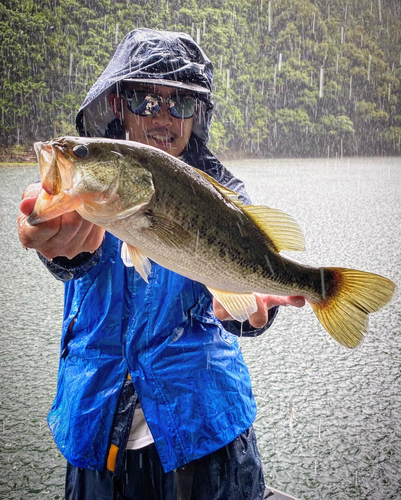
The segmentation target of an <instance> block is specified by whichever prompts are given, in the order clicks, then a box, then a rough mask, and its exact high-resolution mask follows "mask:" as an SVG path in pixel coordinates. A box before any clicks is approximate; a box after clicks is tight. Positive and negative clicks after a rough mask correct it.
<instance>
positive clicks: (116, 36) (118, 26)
mask: <svg viewBox="0 0 401 500" xmlns="http://www.w3.org/2000/svg"><path fill="white" fill-rule="evenodd" d="M119 29H120V23H116V32H115V38H114V43H115V44H116V45H117V43H118V30H119Z"/></svg>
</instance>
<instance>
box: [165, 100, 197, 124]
mask: <svg viewBox="0 0 401 500" xmlns="http://www.w3.org/2000/svg"><path fill="white" fill-rule="evenodd" d="M168 105H169V110H170V113H171V115H172V116H174V117H175V118H191V116H193V115H194V112H195V106H196V100H195V99H194V98H193V97H192V96H190V95H184V96H180V95H179V96H177V97H171V98H170V99H169V101H168Z"/></svg>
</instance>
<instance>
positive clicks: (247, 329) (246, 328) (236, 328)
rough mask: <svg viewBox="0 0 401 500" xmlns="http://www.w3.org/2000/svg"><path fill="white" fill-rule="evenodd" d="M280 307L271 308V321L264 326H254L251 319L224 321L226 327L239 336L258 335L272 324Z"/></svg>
mask: <svg viewBox="0 0 401 500" xmlns="http://www.w3.org/2000/svg"><path fill="white" fill-rule="evenodd" d="M278 310H279V307H278V306H275V307H272V308H271V309H269V321H268V322H267V323H266V324H265V326H262V328H254V327H253V326H251V325H250V324H249V321H248V320H247V321H244V323H242V327H241V323H240V322H239V321H234V320H231V321H222V323H223V326H224V328H225V329H226V330H227V331H229V332H230V333H232V334H234V335H236V336H237V337H258V336H259V335H261V334H262V333H264V332H265V331H266V330H267V329H268V328H270V326H271V325H272V323H273V321H274V319H275V318H276V316H277V314H278Z"/></svg>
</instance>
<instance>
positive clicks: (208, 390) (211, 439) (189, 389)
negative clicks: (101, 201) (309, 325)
mask: <svg viewBox="0 0 401 500" xmlns="http://www.w3.org/2000/svg"><path fill="white" fill-rule="evenodd" d="M144 74H149V75H156V77H157V78H164V79H172V78H177V79H178V80H179V81H191V82H194V83H196V84H198V85H201V86H204V87H205V88H211V85H212V71H211V64H210V61H209V60H208V59H207V58H206V56H205V55H204V54H203V52H202V51H201V50H200V49H199V48H198V47H197V46H196V44H195V43H194V42H193V40H192V39H191V38H190V37H189V36H188V35H185V34H172V33H170V32H159V31H152V30H147V29H140V30H135V31H133V32H132V33H130V34H128V35H127V36H126V37H125V39H124V40H123V41H122V42H121V45H120V47H119V48H118V49H117V51H116V54H115V56H114V58H113V59H112V60H111V62H110V65H109V67H108V68H106V70H105V72H104V73H103V74H102V75H101V76H100V78H99V80H98V82H97V83H96V84H95V85H94V87H93V88H92V89H91V91H90V92H89V94H88V97H87V99H86V100H85V101H84V103H83V106H82V108H81V110H80V111H79V113H78V116H77V127H78V130H79V131H80V133H81V134H86V135H109V136H110V130H112V129H113V130H118V126H116V124H115V120H114V117H113V116H112V114H110V110H106V111H107V113H109V114H108V116H109V121H108V120H106V119H105V116H106V111H105V109H106V108H104V109H103V108H102V107H104V106H106V102H107V94H108V93H109V92H111V91H112V90H113V89H115V86H116V84H117V83H118V81H119V80H121V79H123V78H128V77H130V78H132V77H134V76H135V75H139V76H140V77H141V78H143V75H144ZM212 107H213V104H212V102H211V100H210V97H206V100H205V104H204V109H203V117H202V127H203V129H202V130H201V129H200V128H199V127H198V129H197V130H194V133H193V135H192V137H191V139H190V143H189V145H188V147H187V150H186V151H185V154H184V159H185V160H186V161H187V162H188V163H189V164H191V165H193V166H196V167H197V168H200V169H202V170H204V171H206V172H207V173H208V174H209V175H212V176H213V177H215V178H216V179H217V180H218V181H219V182H221V183H222V184H224V185H226V186H228V187H229V188H230V189H232V190H234V191H237V192H239V193H240V195H241V197H242V198H243V199H247V194H246V192H245V190H244V187H243V184H242V183H241V182H240V181H239V180H238V179H236V178H235V177H234V176H233V175H232V174H231V173H230V172H229V171H228V170H227V169H225V168H224V167H223V165H221V163H220V162H219V161H218V160H217V159H216V158H215V157H214V156H213V155H212V154H211V153H210V151H209V150H208V149H207V146H206V138H207V136H208V130H209V124H210V118H211V110H212ZM88 110H89V111H88ZM96 110H97V111H96ZM87 111H88V113H86V112H87ZM99 113H100V114H99ZM106 122H107V123H106ZM111 123H114V125H112V126H111V125H110V124H111ZM199 123H200V122H199ZM199 123H198V125H199ZM121 245H122V243H121V241H120V240H118V239H117V238H116V237H114V236H112V235H111V234H109V233H106V236H105V239H104V242H103V244H102V245H101V247H100V248H99V249H98V251H96V252H95V253H94V254H81V255H79V256H77V257H76V258H75V259H73V260H72V261H68V260H67V259H63V258H58V259H54V260H53V261H51V262H49V261H46V260H45V259H43V260H45V264H46V265H47V267H48V268H49V270H50V271H51V272H52V273H53V274H54V275H55V276H56V277H58V278H59V279H61V280H63V281H64V282H65V299H64V320H63V330H62V340H61V356H60V366H59V374H58V386H57V394H56V398H55V400H54V403H53V406H52V408H51V411H50V413H49V416H48V423H49V426H50V429H51V431H52V433H53V436H54V439H55V442H56V443H57V445H58V447H59V449H60V451H61V452H62V453H63V455H64V456H65V457H66V458H67V460H68V461H69V462H70V463H71V464H73V465H75V466H77V467H80V468H84V469H92V470H103V469H104V468H105V467H106V466H107V467H108V468H109V469H110V470H115V469H118V467H119V466H120V465H121V464H120V462H121V457H122V454H121V451H122V450H124V451H125V446H126V440H127V438H128V433H129V426H130V423H131V421H132V416H133V412H134V407H135V402H136V400H137V397H139V400H140V401H141V405H142V408H143V411H144V414H145V418H146V421H147V423H148V425H149V428H150V430H151V433H152V435H153V438H154V442H155V446H156V448H157V451H158V454H159V457H160V460H161V462H162V465H163V467H164V470H165V471H166V472H168V471H171V470H174V469H176V468H177V467H180V466H182V465H184V464H186V463H188V462H191V461H193V460H195V459H199V458H201V457H204V456H206V455H208V454H210V453H212V452H213V451H215V450H217V449H219V448H222V447H223V446H225V445H227V444H228V443H230V442H232V441H233V440H234V439H235V438H236V437H237V436H239V435H240V434H241V433H243V432H244V431H246V429H248V428H249V427H250V425H251V424H252V422H253V420H254V418H255V414H256V405H255V401H254V398H253V395H252V390H251V382H250V377H249V373H248V370H247V367H246V365H245V363H244V360H243V357H242V355H241V352H240V347H239V344H238V341H237V337H236V336H235V335H233V334H232V333H229V332H228V331H227V330H226V329H225V328H224V327H223V326H222V323H221V322H220V321H219V320H217V319H216V317H215V316H214V314H213V310H212V299H211V296H210V293H209V292H208V291H207V289H206V288H205V287H204V286H203V285H201V284H200V283H197V282H194V281H191V280H189V279H187V278H184V277H182V276H180V275H178V274H175V273H173V272H171V271H168V270H167V269H164V268H162V267H161V266H159V265H157V264H155V263H152V270H151V273H150V275H149V283H146V282H145V281H144V280H143V279H142V278H141V277H140V276H139V274H138V273H137V272H136V271H135V270H134V269H133V268H127V267H125V266H124V264H123V261H122V259H121V256H120V253H121ZM273 317H274V314H272V315H271V318H273ZM271 321H272V319H271V320H270V322H269V324H270V323H271ZM236 328H238V325H237V326H236V325H235V322H232V323H231V325H230V329H231V330H232V331H234V333H235V329H236ZM261 331H264V329H263V330H252V331H251V332H250V333H251V334H252V335H257V334H259V333H261Z"/></svg>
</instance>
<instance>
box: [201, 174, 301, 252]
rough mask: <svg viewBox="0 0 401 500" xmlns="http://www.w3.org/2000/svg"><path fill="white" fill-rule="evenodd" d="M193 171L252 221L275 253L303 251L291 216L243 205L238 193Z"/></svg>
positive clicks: (297, 230)
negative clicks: (271, 245) (264, 235)
mask: <svg viewBox="0 0 401 500" xmlns="http://www.w3.org/2000/svg"><path fill="white" fill-rule="evenodd" d="M195 170H196V171H197V172H198V173H199V174H201V175H202V176H203V177H204V178H205V179H207V180H208V181H209V182H210V183H211V184H212V185H213V186H214V188H215V189H217V191H219V193H220V194H222V195H223V196H224V197H225V198H226V199H228V200H230V201H231V202H232V203H234V205H236V206H237V207H239V208H240V209H241V210H242V211H243V212H244V214H245V215H247V216H248V217H249V218H250V219H252V220H253V221H254V223H255V224H256V225H257V226H258V227H259V228H260V229H261V230H262V231H263V232H264V233H265V234H266V235H267V237H268V238H269V240H270V241H271V242H272V244H273V246H274V250H276V252H281V251H283V250H287V251H288V250H294V251H303V250H305V239H304V235H303V233H302V229H301V228H300V227H299V225H298V224H297V222H296V221H295V220H294V219H293V217H291V215H288V214H286V213H285V212H282V211H281V210H277V209H274V208H269V207H266V206H263V205H245V204H244V203H242V201H241V200H240V199H239V195H238V193H236V192H234V191H231V189H228V188H226V187H224V186H222V185H221V184H220V183H219V182H217V181H216V179H213V177H211V176H210V175H208V174H206V173H205V172H202V171H201V170H199V169H195Z"/></svg>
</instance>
